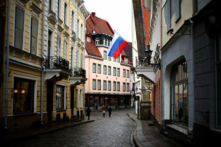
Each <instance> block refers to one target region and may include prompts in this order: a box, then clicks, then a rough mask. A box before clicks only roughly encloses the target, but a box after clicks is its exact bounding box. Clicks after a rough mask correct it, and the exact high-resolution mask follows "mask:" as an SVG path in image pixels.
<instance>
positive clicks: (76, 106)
mask: <svg viewBox="0 0 221 147" xmlns="http://www.w3.org/2000/svg"><path fill="white" fill-rule="evenodd" d="M75 104H76V106H75V107H76V108H78V89H76V103H75Z"/></svg>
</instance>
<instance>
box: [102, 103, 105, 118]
mask: <svg viewBox="0 0 221 147" xmlns="http://www.w3.org/2000/svg"><path fill="white" fill-rule="evenodd" d="M105 109H106V107H105V106H104V105H103V107H102V112H103V116H105Z"/></svg>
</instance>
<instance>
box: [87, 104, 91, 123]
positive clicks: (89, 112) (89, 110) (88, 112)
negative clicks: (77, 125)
mask: <svg viewBox="0 0 221 147" xmlns="http://www.w3.org/2000/svg"><path fill="white" fill-rule="evenodd" d="M90 114H91V109H90V107H88V108H87V116H88V120H90Z"/></svg>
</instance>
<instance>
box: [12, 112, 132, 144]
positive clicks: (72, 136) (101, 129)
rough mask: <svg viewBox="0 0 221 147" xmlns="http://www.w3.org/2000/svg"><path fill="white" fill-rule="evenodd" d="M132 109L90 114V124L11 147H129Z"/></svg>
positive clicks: (35, 138) (42, 136) (38, 137)
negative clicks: (110, 113)
mask: <svg viewBox="0 0 221 147" xmlns="http://www.w3.org/2000/svg"><path fill="white" fill-rule="evenodd" d="M133 111H134V109H133V108H131V109H121V110H113V111H112V116H111V117H109V116H108V112H107V111H106V115H105V117H103V115H102V112H92V113H91V119H93V120H95V121H94V122H92V123H87V124H83V125H79V126H75V127H69V128H66V129H63V130H59V131H55V132H53V133H49V134H44V135H39V136H37V137H34V138H31V139H28V140H26V141H21V142H16V143H15V142H14V143H12V144H10V145H8V146H13V147H40V146H41V147H75V146H76V147H77V146H78V147H86V146H93V147H100V146H105V147H107V146H110V147H131V146H133V145H132V144H131V133H132V131H133V127H134V122H133V121H132V120H131V119H130V118H129V117H128V116H127V113H131V112H133Z"/></svg>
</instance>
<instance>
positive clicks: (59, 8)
mask: <svg viewBox="0 0 221 147" xmlns="http://www.w3.org/2000/svg"><path fill="white" fill-rule="evenodd" d="M58 17H59V18H61V0H58Z"/></svg>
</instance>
